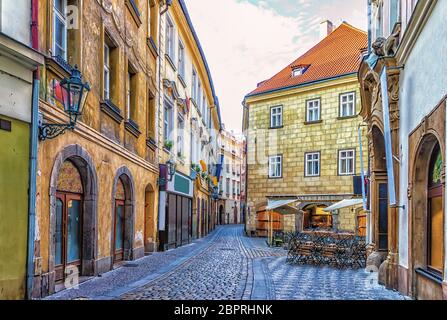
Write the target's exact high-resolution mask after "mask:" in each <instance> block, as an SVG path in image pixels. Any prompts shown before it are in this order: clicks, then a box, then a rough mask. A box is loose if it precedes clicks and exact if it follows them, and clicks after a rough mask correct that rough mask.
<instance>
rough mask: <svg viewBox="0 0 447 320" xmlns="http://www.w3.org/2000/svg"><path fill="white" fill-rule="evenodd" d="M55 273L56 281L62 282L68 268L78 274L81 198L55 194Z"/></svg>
mask: <svg viewBox="0 0 447 320" xmlns="http://www.w3.org/2000/svg"><path fill="white" fill-rule="evenodd" d="M54 243H55V259H54V265H55V273H56V281H57V282H59V281H63V280H64V279H65V277H66V275H67V273H69V271H68V268H69V267H74V268H77V269H78V271H77V273H79V271H80V267H81V257H82V196H81V195H79V194H71V193H63V192H58V193H57V194H56V227H55V233H54Z"/></svg>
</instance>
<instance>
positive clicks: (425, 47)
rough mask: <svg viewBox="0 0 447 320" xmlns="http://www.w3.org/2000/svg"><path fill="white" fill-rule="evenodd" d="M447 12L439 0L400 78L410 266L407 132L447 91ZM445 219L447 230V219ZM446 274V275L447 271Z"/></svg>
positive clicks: (402, 223)
mask: <svg viewBox="0 0 447 320" xmlns="http://www.w3.org/2000/svg"><path fill="white" fill-rule="evenodd" d="M446 16H447V1H438V2H437V4H436V6H435V8H434V10H433V12H432V14H431V15H430V17H429V18H428V21H427V23H426V25H425V27H424V28H423V30H422V32H421V34H420V36H419V37H418V39H417V41H416V43H415V45H414V47H413V49H412V50H411V52H410V54H409V56H408V59H407V60H406V61H404V62H403V63H405V69H404V70H403V71H402V73H401V78H400V122H399V123H400V144H401V150H402V155H401V156H402V159H401V167H400V170H401V172H402V174H401V175H400V199H402V200H401V201H402V203H401V205H405V209H404V210H402V209H400V210H399V264H400V265H402V266H404V267H408V232H409V230H408V214H407V208H408V200H407V188H408V174H407V173H408V163H409V161H411V159H409V158H408V154H409V150H408V135H409V134H410V132H411V131H412V130H414V129H415V128H416V126H417V125H418V124H419V123H420V122H421V120H422V119H423V118H424V116H426V115H427V114H428V113H430V111H432V110H433V109H434V108H435V107H436V106H437V105H438V104H439V102H440V101H441V99H442V98H443V97H444V96H445V95H446V94H447V89H446V85H445V84H446V82H447V59H445V58H443V57H445V54H446V52H447V42H446V41H445V34H446V33H447V24H446V23H445V17H446ZM445 222H446V226H445V230H446V233H445V234H447V219H445ZM446 241H447V238H446ZM445 248H447V243H446V246H445ZM445 257H447V254H446V255H445ZM446 267H447V264H446ZM444 274H445V275H446V276H447V272H445V273H444Z"/></svg>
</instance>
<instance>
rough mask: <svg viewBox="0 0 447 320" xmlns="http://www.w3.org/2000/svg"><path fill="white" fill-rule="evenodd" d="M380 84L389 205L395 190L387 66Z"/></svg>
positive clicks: (391, 202)
mask: <svg viewBox="0 0 447 320" xmlns="http://www.w3.org/2000/svg"><path fill="white" fill-rule="evenodd" d="M380 85H381V87H382V111H383V125H384V131H385V132H384V136H385V153H386V168H387V173H388V199H389V204H390V206H395V205H396V204H397V203H396V190H395V187H394V167H393V161H394V159H393V158H394V157H393V150H392V147H391V146H392V144H391V142H392V141H391V124H390V105H389V98H388V80H387V68H386V67H384V68H383V71H382V74H381V76H380Z"/></svg>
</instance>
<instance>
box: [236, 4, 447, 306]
mask: <svg viewBox="0 0 447 320" xmlns="http://www.w3.org/2000/svg"><path fill="white" fill-rule="evenodd" d="M365 10H367V12H368V32H363V31H361V30H358V29H355V28H353V27H352V26H350V25H349V24H347V23H342V24H341V25H340V26H338V27H337V28H334V26H333V24H332V23H330V22H328V21H325V22H323V23H322V24H321V32H322V37H321V39H322V40H321V41H320V42H319V43H318V44H317V45H316V46H315V47H313V48H312V49H310V50H309V51H308V52H307V53H305V54H304V55H303V56H301V57H300V58H298V59H297V60H296V61H294V62H293V63H291V64H290V65H289V66H287V67H286V68H285V69H283V70H282V71H280V72H279V73H278V74H276V75H275V76H273V77H272V78H270V79H268V80H266V81H263V82H261V83H259V84H258V87H257V88H256V89H255V90H254V91H253V92H251V93H250V94H248V95H247V96H246V97H245V100H244V120H243V126H244V130H245V132H246V137H247V146H248V149H247V171H248V181H247V221H246V229H247V232H248V233H249V234H252V235H261V236H263V235H266V234H267V229H268V228H269V227H273V229H274V230H277V231H303V230H317V229H326V230H332V231H349V232H353V233H355V234H356V235H359V236H365V237H366V241H367V243H368V262H367V265H368V270H370V271H377V272H379V282H380V283H382V284H384V285H386V286H387V287H388V288H390V289H395V290H399V291H400V292H401V293H403V294H405V295H408V296H411V297H413V298H416V299H439V300H441V299H447V237H446V233H447V219H446V218H445V216H446V213H445V212H446V207H445V195H444V194H445V188H446V186H445V152H446V151H445V150H446V147H445V144H446V133H445V124H446V123H445V121H446V116H445V112H446V94H447V91H446V89H445V85H444V83H445V82H446V81H445V77H446V74H447V73H446V71H447V65H446V60H445V59H443V58H442V57H443V56H444V55H445V51H446V46H447V42H446V41H445V39H443V35H444V34H445V33H446V31H447V30H446V24H445V22H444V17H445V14H446V13H447V2H445V1H440V0H438V1H436V0H419V1H415V0H411V1H410V0H369V1H368V6H367V7H365ZM352 110H354V111H353V112H352ZM346 112H347V113H346ZM346 114H349V116H345V115H346ZM348 169H350V170H348ZM343 170H346V171H343ZM316 173H318V174H316ZM314 174H315V175H314ZM340 201H341V202H340ZM343 204H344V205H343ZM331 208H336V210H330V209H331ZM327 209H329V210H327Z"/></svg>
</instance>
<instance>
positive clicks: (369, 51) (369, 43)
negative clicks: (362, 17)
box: [367, 0, 372, 55]
mask: <svg viewBox="0 0 447 320" xmlns="http://www.w3.org/2000/svg"><path fill="white" fill-rule="evenodd" d="M371 5H372V4H371V0H367V7H368V55H369V54H371V42H372V39H371V37H372V31H371V22H372V19H371Z"/></svg>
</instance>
